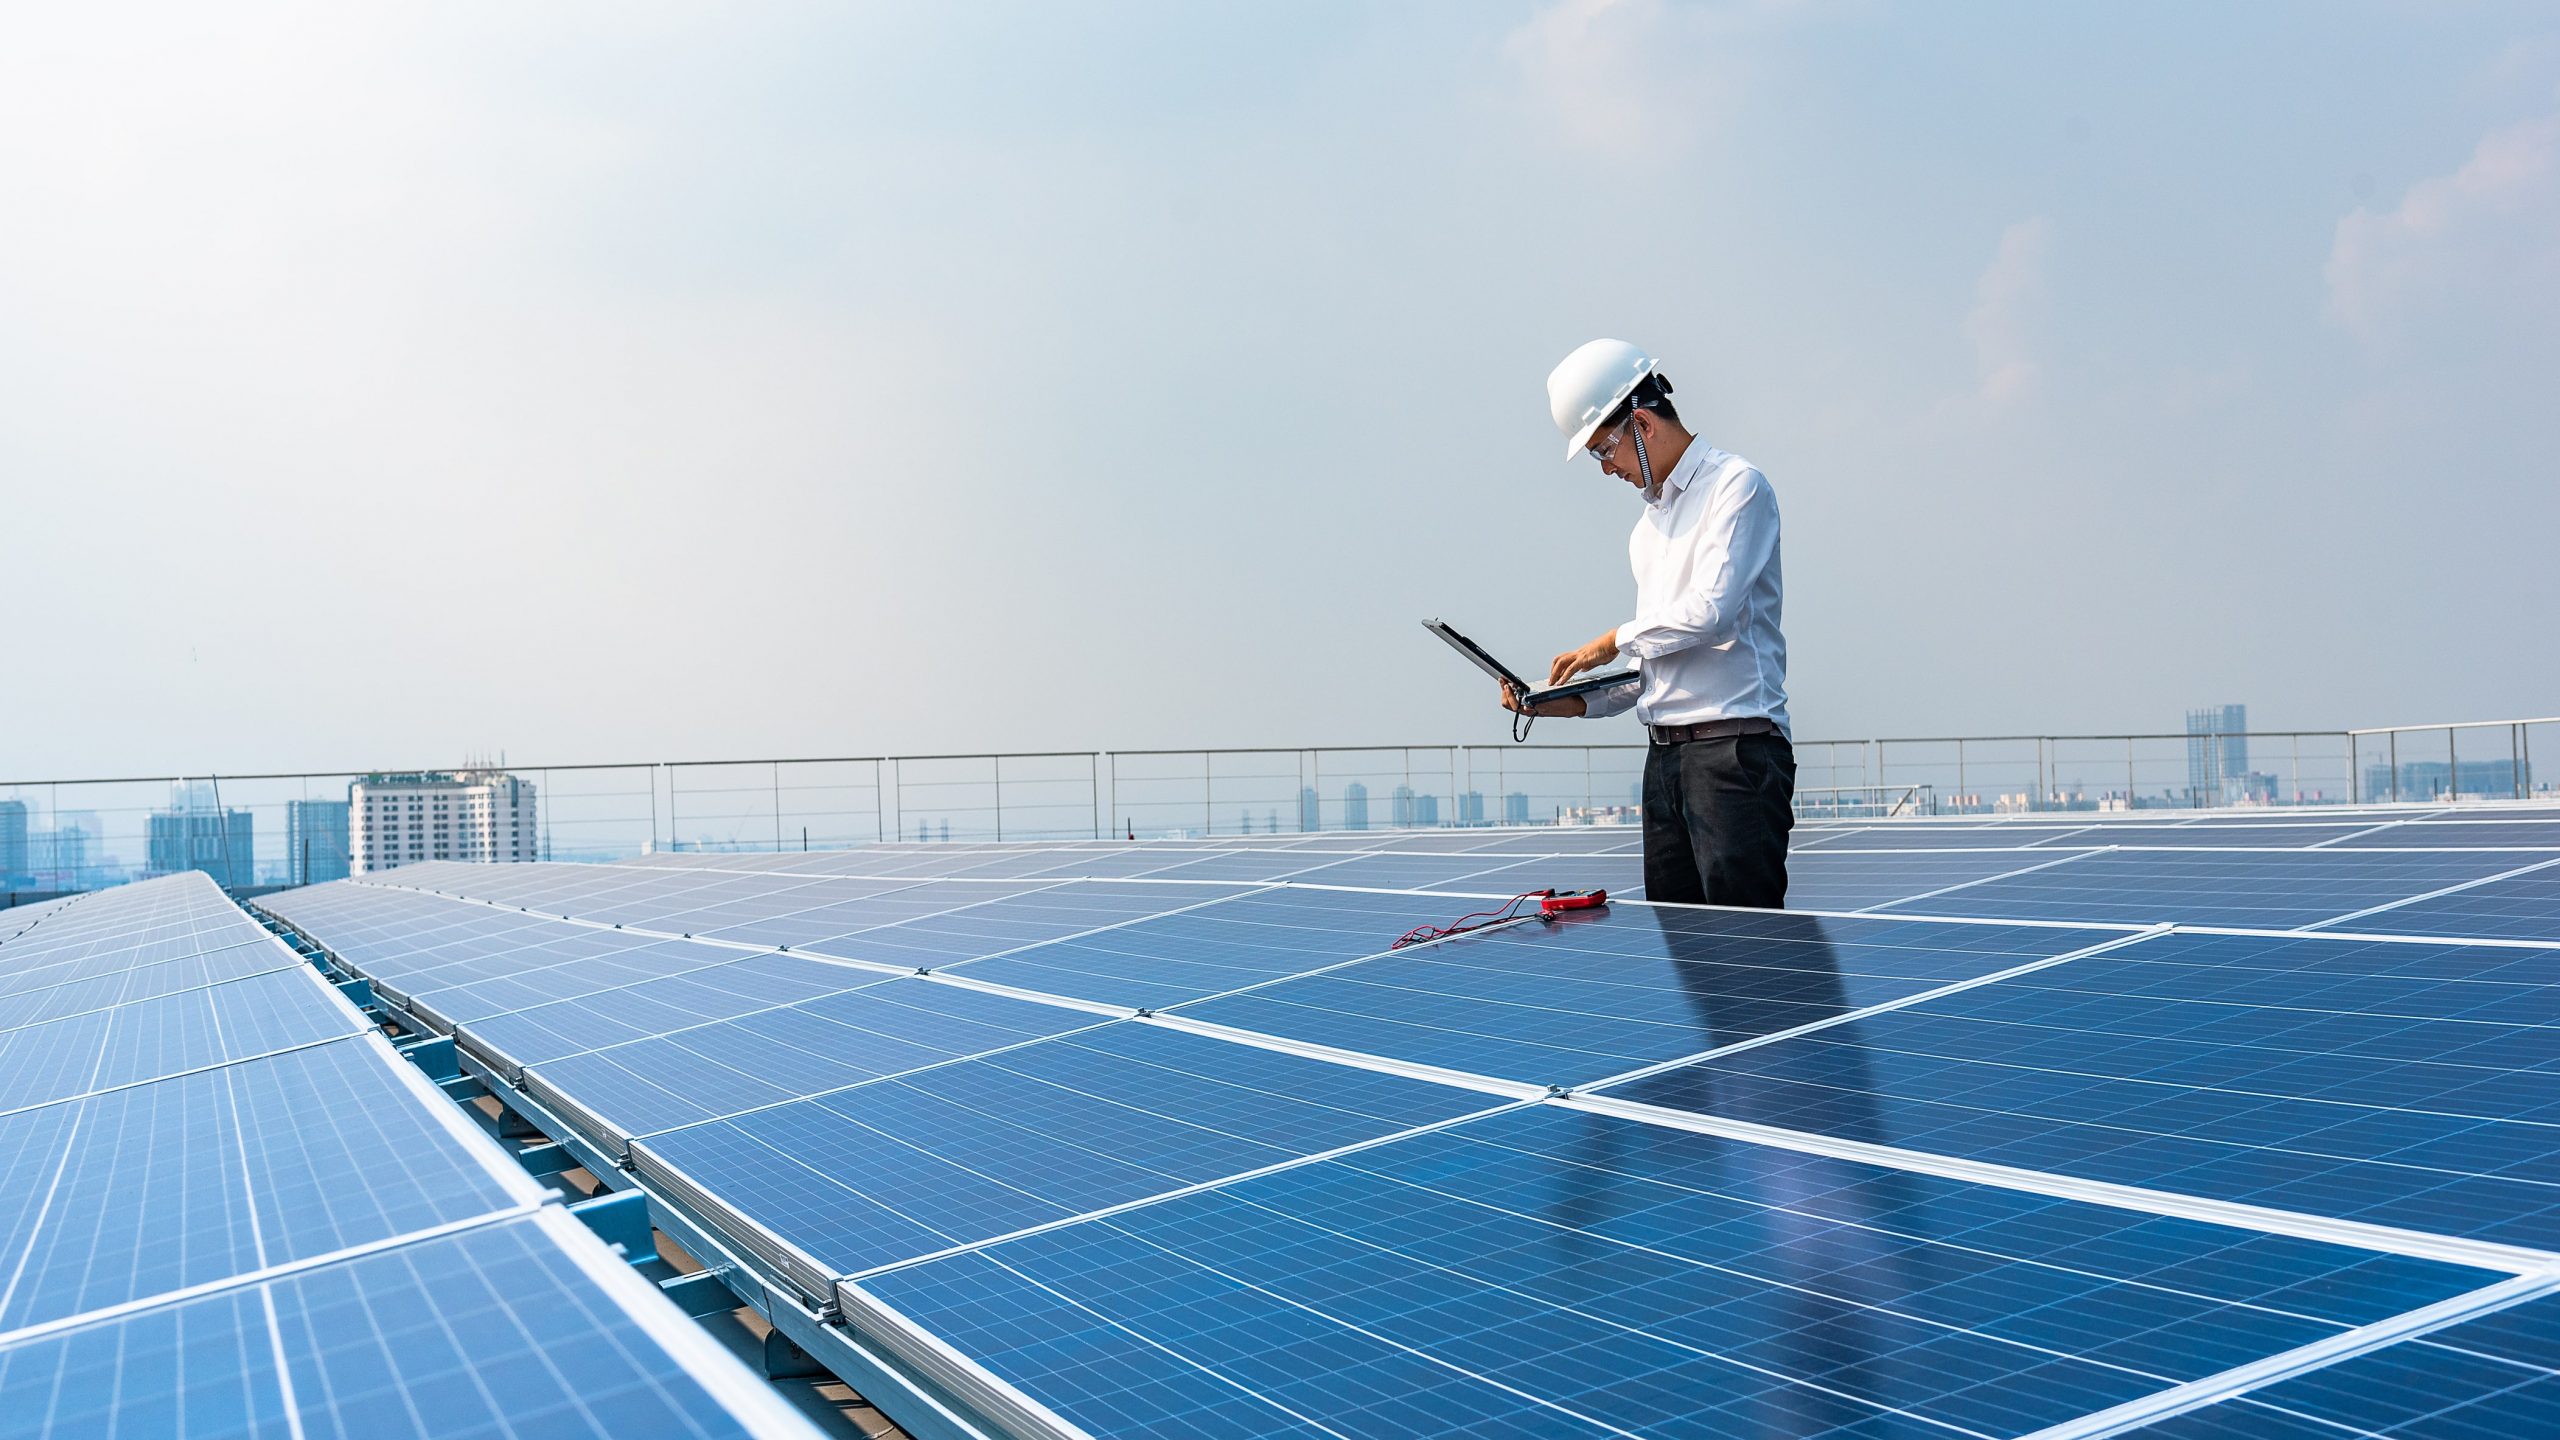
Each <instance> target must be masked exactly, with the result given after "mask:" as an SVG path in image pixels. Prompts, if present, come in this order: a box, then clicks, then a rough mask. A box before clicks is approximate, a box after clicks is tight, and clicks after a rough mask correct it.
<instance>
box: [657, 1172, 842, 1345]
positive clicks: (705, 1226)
mask: <svg viewBox="0 0 2560 1440" xmlns="http://www.w3.org/2000/svg"><path fill="white" fill-rule="evenodd" d="M785 1158H789V1157H785ZM629 1168H630V1173H631V1175H632V1177H633V1178H634V1179H635V1180H636V1181H638V1182H639V1183H640V1184H641V1185H642V1186H643V1187H644V1188H646V1189H647V1190H648V1191H649V1194H650V1197H651V1198H652V1199H654V1200H656V1201H658V1202H659V1203H660V1204H663V1205H666V1206H669V1207H671V1208H673V1209H675V1210H676V1211H677V1212H678V1213H679V1214H681V1215H683V1216H684V1217H685V1218H686V1219H687V1220H689V1221H691V1222H692V1223H693V1225H694V1226H695V1227H697V1228H699V1229H701V1230H703V1231H705V1232H707V1233H709V1234H711V1235H712V1236H714V1237H716V1238H718V1239H720V1240H722V1241H724V1242H725V1243H726V1244H727V1245H728V1246H729V1247H730V1248H733V1249H735V1250H736V1251H738V1252H739V1254H740V1256H741V1257H742V1258H743V1259H744V1260H746V1261H747V1262H749V1268H750V1270H751V1271H754V1272H760V1273H761V1274H763V1275H765V1276H768V1277H771V1278H772V1279H774V1280H777V1281H779V1282H780V1283H781V1284H782V1285H783V1286H784V1287H786V1288H787V1290H788V1291H789V1293H790V1294H791V1295H792V1297H793V1298H794V1300H795V1302H796V1303H797V1304H799V1305H800V1306H801V1308H803V1309H806V1310H809V1311H811V1312H813V1313H815V1314H816V1315H818V1316H819V1317H820V1318H821V1319H824V1318H827V1317H828V1316H829V1315H830V1314H831V1313H832V1312H833V1311H834V1309H835V1303H836V1302H835V1294H834V1287H835V1279H836V1271H835V1267H833V1266H831V1265H829V1264H827V1262H825V1261H824V1260H821V1259H819V1258H818V1257H817V1256H815V1255H812V1254H810V1253H809V1252H808V1251H807V1250H805V1249H802V1248H801V1247H800V1246H798V1245H795V1244H793V1243H792V1242H791V1240H790V1239H789V1238H788V1237H786V1236H784V1235H782V1234H781V1233H780V1232H778V1231H776V1230H774V1229H773V1228H772V1227H771V1226H769V1225H766V1224H765V1223H764V1222H762V1221H760V1220H758V1219H756V1217H755V1216H753V1215H751V1214H749V1213H748V1212H747V1211H745V1210H743V1209H741V1208H739V1207H738V1206H736V1205H734V1204H731V1203H730V1202H729V1201H728V1200H727V1199H726V1198H725V1197H724V1196H723V1195H722V1194H721V1193H720V1191H719V1190H717V1189H715V1188H714V1187H712V1186H710V1185H707V1184H705V1183H703V1182H702V1181H701V1180H699V1179H696V1178H695V1177H694V1176H693V1175H692V1174H690V1173H689V1172H687V1171H686V1170H685V1169H684V1168H683V1167H682V1166H680V1165H677V1164H676V1163H674V1162H673V1161H671V1160H669V1159H668V1158H667V1157H665V1156H663V1155H661V1154H659V1153H658V1152H657V1151H655V1150H653V1149H651V1148H649V1145H648V1141H647V1137H645V1136H643V1137H640V1138H638V1139H635V1140H633V1141H632V1142H631V1149H630V1155H629Z"/></svg>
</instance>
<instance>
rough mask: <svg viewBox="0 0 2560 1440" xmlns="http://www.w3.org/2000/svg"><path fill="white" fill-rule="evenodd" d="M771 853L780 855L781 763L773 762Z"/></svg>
mask: <svg viewBox="0 0 2560 1440" xmlns="http://www.w3.org/2000/svg"><path fill="white" fill-rule="evenodd" d="M773 853H774V854H776V855H779V854H781V853H782V762H781V761H779V760H776V761H774V762H773Z"/></svg>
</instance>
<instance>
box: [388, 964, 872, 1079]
mask: <svg viewBox="0 0 2560 1440" xmlns="http://www.w3.org/2000/svg"><path fill="white" fill-rule="evenodd" d="M725 953H727V954H730V955H733V956H737V955H738V954H739V952H737V951H734V950H732V951H727V952H725ZM885 978H888V977H885V976H883V975H881V974H880V973H879V972H878V971H876V970H864V969H858V968H856V967H854V966H850V965H845V964H842V963H838V962H834V961H827V960H816V959H804V958H802V957H801V956H798V955H782V954H775V953H771V952H767V953H765V954H761V955H743V956H739V958H736V959H732V960H729V961H726V962H724V963H721V964H716V965H707V966H704V967H702V968H700V969H696V970H691V971H687V972H685V973H683V974H679V975H670V976H666V977H664V978H661V979H655V980H642V981H638V982H636V983H633V984H629V985H624V986H621V987H619V988H615V989H608V990H600V991H597V992H595V993H592V994H585V995H580V996H577V997H575V998H572V999H568V1000H556V1001H552V1002H550V1003H548V1004H543V1005H535V1006H531V1007H529V1008H527V1009H523V1010H516V1011H512V1012H509V1013H506V1014H503V1015H494V1016H491V1017H489V1018H487V1019H485V1020H473V1021H470V1022H468V1023H466V1024H465V1025H464V1026H463V1027H462V1033H463V1034H464V1035H466V1036H468V1037H469V1039H470V1041H471V1043H472V1046H473V1048H474V1049H475V1050H476V1051H479V1052H481V1053H485V1054H491V1055H502V1056H505V1057H506V1058H507V1060H508V1062H509V1063H510V1064H511V1065H512V1066H514V1067H515V1068H518V1069H521V1068H522V1067H524V1066H526V1065H531V1064H535V1063H537V1062H539V1061H544V1060H557V1059H560V1058H561V1057H563V1056H568V1055H575V1054H578V1053H580V1052H581V1051H586V1050H599V1049H602V1048H604V1047H605V1046H607V1045H619V1044H621V1043H623V1042H624V1041H627V1040H640V1039H645V1038H647V1037H649V1036H652V1035H662V1034H665V1033H667V1032H669V1031H671V1030H678V1029H683V1028H685V1027H688V1026H694V1025H701V1024H705V1023H707V1022H710V1021H714V1020H727V1019H733V1018H735V1017H737V1016H740V1015H746V1014H749V1013H752V1012H754V1011H758V1010H770V1009H775V1008H778V1007H780V1006H784V1005H789V1004H793V1003H795V1002H798V1001H802V1000H814V999H817V998H818V997H820V996H822V995H833V994H836V993H838V992H840V991H845V990H852V989H857V988H859V987H861V986H865V985H876V984H878V983H879V982H880V981H881V980H883V979H885ZM444 1000H445V997H444V996H443V995H442V994H438V995H436V996H434V997H432V998H431V1000H430V1003H431V1004H433V1005H436V1006H441V1005H442V1004H443V1003H444Z"/></svg>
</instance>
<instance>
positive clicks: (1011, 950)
mask: <svg viewBox="0 0 2560 1440" xmlns="http://www.w3.org/2000/svg"><path fill="white" fill-rule="evenodd" d="M1138 878H1139V877H1135V876H1129V877H1122V878H1120V879H1117V880H1113V881H1111V882H1110V883H1112V884H1119V885H1125V884H1132V883H1135V881H1136V880H1137V879H1138ZM1177 883H1192V882H1177ZM1201 883H1209V882H1201ZM1274 888H1276V887H1274V886H1271V885H1252V886H1249V887H1248V888H1245V889H1242V890H1235V891H1232V892H1230V893H1222V894H1218V895H1213V896H1210V897H1209V898H1208V899H1205V900H1196V901H1193V902H1192V903H1191V904H1188V905H1176V906H1175V907H1173V908H1172V909H1170V910H1156V911H1151V912H1149V913H1147V914H1144V915H1133V916H1130V917H1129V918H1127V919H1124V920H1114V921H1112V922H1110V923H1109V924H1105V925H1095V926H1092V927H1090V928H1088V929H1084V930H1077V931H1074V932H1072V933H1069V934H1065V935H1051V936H1047V937H1045V938H1043V939H1039V940H1028V941H1025V942H1023V943H1022V944H1020V945H1009V946H1007V947H1005V948H1004V949H1002V950H990V951H988V952H987V953H986V954H984V955H972V956H970V957H968V959H966V960H955V961H952V962H950V963H951V964H954V965H967V964H974V963H976V962H977V961H980V960H1001V959H1003V958H1004V957H1005V956H1007V955H1014V954H1019V953H1020V952H1022V951H1025V950H1035V949H1038V948H1039V947H1040V946H1043V945H1062V944H1065V943H1067V942H1069V941H1073V940H1083V939H1087V938H1090V937H1092V936H1095V935H1102V934H1107V933H1109V932H1111V931H1113V930H1125V929H1127V928H1128V927H1130V926H1132V925H1143V924H1145V923H1147V922H1148V921H1150V920H1162V919H1165V918H1166V917H1168V916H1172V915H1187V914H1190V913H1191V912H1192V911H1195V910H1200V909H1205V908H1207V907H1209V906H1212V905H1223V904H1225V903H1226V902H1228V901H1230V900H1241V899H1244V898H1245V897H1247V896H1251V895H1260V894H1264V893H1266V892H1267V891H1270V890H1272V889H1274ZM943 968H944V967H941V966H924V967H921V968H919V969H918V970H917V971H916V973H917V974H919V975H938V974H940V973H941V971H942V969H943Z"/></svg>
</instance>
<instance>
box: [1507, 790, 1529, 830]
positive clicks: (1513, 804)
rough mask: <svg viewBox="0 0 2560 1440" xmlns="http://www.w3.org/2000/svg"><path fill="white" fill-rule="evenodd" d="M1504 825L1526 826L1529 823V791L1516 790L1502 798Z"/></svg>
mask: <svg viewBox="0 0 2560 1440" xmlns="http://www.w3.org/2000/svg"><path fill="white" fill-rule="evenodd" d="M1502 823H1503V824H1505V825H1526V824H1528V823H1529V792H1528V791H1526V790H1514V791H1512V792H1511V793H1510V794H1508V795H1505V796H1503V797H1502Z"/></svg>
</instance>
